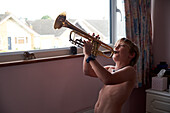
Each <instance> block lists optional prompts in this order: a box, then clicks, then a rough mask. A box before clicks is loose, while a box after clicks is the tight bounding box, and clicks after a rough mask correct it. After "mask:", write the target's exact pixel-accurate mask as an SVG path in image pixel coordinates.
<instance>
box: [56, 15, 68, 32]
mask: <svg viewBox="0 0 170 113" xmlns="http://www.w3.org/2000/svg"><path fill="white" fill-rule="evenodd" d="M65 21H66V13H65V12H63V13H61V14H60V15H59V16H58V17H57V19H56V21H55V23H54V29H60V28H61V27H63V25H64V23H65Z"/></svg>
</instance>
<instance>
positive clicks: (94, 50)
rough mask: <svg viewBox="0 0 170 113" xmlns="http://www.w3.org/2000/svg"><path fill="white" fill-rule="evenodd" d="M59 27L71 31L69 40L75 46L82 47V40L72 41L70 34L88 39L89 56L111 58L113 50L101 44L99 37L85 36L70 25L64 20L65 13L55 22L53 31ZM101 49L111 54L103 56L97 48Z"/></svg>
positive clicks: (84, 33)
mask: <svg viewBox="0 0 170 113" xmlns="http://www.w3.org/2000/svg"><path fill="white" fill-rule="evenodd" d="M61 27H67V28H70V29H72V31H71V32H70V40H69V41H71V42H72V43H73V44H75V45H76V44H77V45H78V46H84V45H83V41H82V39H75V40H73V39H72V38H71V35H72V33H73V32H74V33H75V34H78V35H79V36H82V37H84V38H86V39H88V40H89V41H91V43H92V51H91V54H92V55H93V56H97V55H101V56H104V57H106V58H111V57H112V56H113V53H114V50H113V48H112V47H110V46H108V45H107V44H105V43H103V42H102V41H100V40H99V37H97V38H96V37H94V36H91V35H89V34H87V33H86V32H84V31H82V30H80V29H79V28H77V27H75V26H74V25H72V24H71V23H70V22H69V21H67V20H66V14H65V13H61V14H60V15H59V16H58V17H57V18H56V20H55V23H54V29H60V28H61ZM100 46H101V47H103V48H105V49H107V50H109V52H111V54H110V55H109V56H108V55H105V54H104V53H103V52H101V51H99V50H98V49H99V47H100Z"/></svg>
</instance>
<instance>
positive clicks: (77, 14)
mask: <svg viewBox="0 0 170 113" xmlns="http://www.w3.org/2000/svg"><path fill="white" fill-rule="evenodd" d="M7 11H8V12H11V13H12V14H13V15H15V16H16V17H18V18H27V19H28V20H36V19H41V17H43V16H45V15H48V16H50V17H51V18H52V19H55V18H56V17H57V16H58V15H59V14H60V13H62V12H66V14H67V18H71V19H79V18H84V19H103V18H107V19H108V15H109V0H3V1H1V4H0V13H1V14H2V13H4V12H7Z"/></svg>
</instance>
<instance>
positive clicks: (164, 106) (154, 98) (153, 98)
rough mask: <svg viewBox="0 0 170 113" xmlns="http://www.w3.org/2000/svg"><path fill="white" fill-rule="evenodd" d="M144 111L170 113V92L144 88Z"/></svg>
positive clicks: (147, 112)
mask: <svg viewBox="0 0 170 113" xmlns="http://www.w3.org/2000/svg"><path fill="white" fill-rule="evenodd" d="M146 113H170V92H167V91H156V90H152V89H148V90H146Z"/></svg>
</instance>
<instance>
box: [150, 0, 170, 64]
mask: <svg viewBox="0 0 170 113" xmlns="http://www.w3.org/2000/svg"><path fill="white" fill-rule="evenodd" d="M152 1H153V2H154V4H153V9H154V10H153V24H154V28H153V29H154V32H153V54H154V64H155V65H157V64H159V62H160V61H166V62H167V63H168V65H169V67H170V12H169V11H170V0H152Z"/></svg>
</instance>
